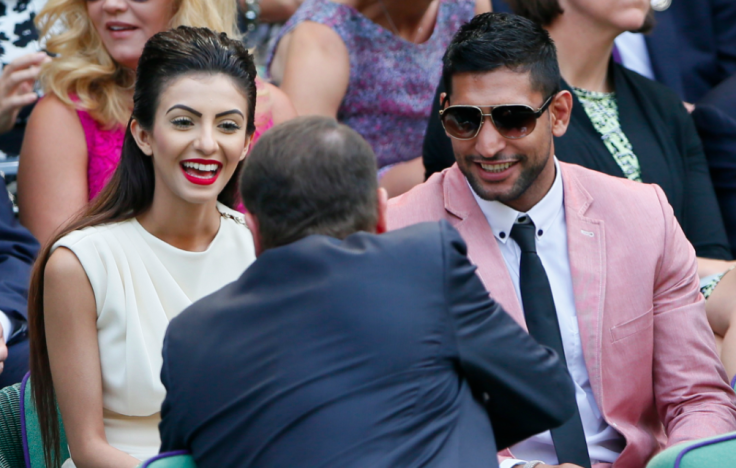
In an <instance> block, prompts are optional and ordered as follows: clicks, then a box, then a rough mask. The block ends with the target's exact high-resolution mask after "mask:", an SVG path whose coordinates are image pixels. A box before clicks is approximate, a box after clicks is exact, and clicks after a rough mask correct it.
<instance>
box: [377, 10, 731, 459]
mask: <svg viewBox="0 0 736 468" xmlns="http://www.w3.org/2000/svg"><path fill="white" fill-rule="evenodd" d="M443 79H444V80H445V86H446V89H447V90H448V93H447V95H443V97H442V99H443V102H442V108H443V112H442V116H441V119H442V122H443V125H444V128H445V131H446V132H447V134H448V135H449V136H450V137H451V139H452V144H453V151H454V152H455V157H456V160H457V164H455V165H454V166H453V167H451V168H450V169H447V170H445V171H444V172H442V173H439V174H435V175H433V176H432V177H431V178H430V179H429V180H428V181H427V182H426V183H424V184H422V185H420V186H418V187H415V188H414V189H413V190H411V191H410V192H408V193H406V194H405V195H403V196H401V197H399V198H396V199H393V200H391V202H390V207H389V228H390V229H397V228H400V227H404V226H407V225H410V224H414V223H418V222H422V221H433V220H440V219H445V220H447V221H449V222H450V223H451V224H452V225H453V226H454V227H455V228H456V229H457V230H458V231H459V232H460V234H461V235H462V236H463V238H464V239H465V241H466V242H467V244H468V253H469V256H470V259H471V260H472V262H473V263H474V264H475V265H477V267H478V274H479V276H480V278H481V279H482V280H483V282H484V283H485V286H486V287H487V288H488V290H489V291H490V293H491V295H492V296H493V297H494V299H495V300H497V301H498V302H499V303H501V305H502V306H503V307H504V309H506V311H507V312H508V313H509V314H510V315H511V316H512V317H513V318H514V319H516V320H517V321H518V322H519V323H520V324H521V325H522V326H524V327H526V326H527V324H529V325H530V326H529V330H530V332H531V333H532V336H535V338H537V339H538V340H540V342H542V343H543V344H547V343H546V342H545V340H547V339H549V338H547V336H548V335H550V333H549V330H547V329H540V328H539V326H538V325H535V327H534V328H535V329H534V330H532V328H533V327H532V326H531V324H532V323H536V321H537V318H536V317H537V315H535V314H548V313H550V312H549V311H550V310H551V311H552V312H551V313H552V314H553V320H554V319H555V318H556V321H557V323H556V324H554V325H553V326H552V327H547V328H548V329H549V328H555V330H553V332H551V335H554V336H557V338H556V339H557V340H561V345H559V346H558V347H559V353H560V354H563V355H564V357H566V361H567V366H568V370H569V371H570V374H571V376H572V377H573V380H574V381H575V384H576V392H577V393H576V401H577V404H578V408H579V415H577V416H576V417H575V418H573V420H572V421H571V422H570V423H569V425H570V428H569V430H568V431H566V432H565V433H564V434H562V433H557V434H556V433H555V432H554V431H553V432H552V433H551V434H550V433H544V434H540V435H537V436H534V437H533V438H531V439H528V440H527V441H524V442H522V443H520V444H517V445H515V446H513V447H511V448H510V451H504V452H502V453H501V454H499V456H500V458H501V468H507V467H511V466H519V467H525V468H533V467H537V468H542V467H544V466H548V465H558V464H559V465H560V466H564V467H577V466H583V467H590V466H594V467H596V466H597V467H608V466H613V467H614V468H642V467H643V466H645V465H646V463H647V461H648V460H649V459H650V458H651V457H652V456H653V455H654V454H656V453H657V452H659V451H660V450H661V449H662V448H663V447H666V446H670V445H673V444H677V443H679V442H683V441H687V440H692V439H696V438H700V437H707V436H712V435H717V434H722V433H725V432H730V431H734V430H736V406H734V393H733V391H732V390H731V388H730V387H729V385H728V384H727V382H726V375H725V372H724V370H723V366H722V365H721V363H720V362H719V360H718V357H717V354H716V351H715V345H714V339H713V333H712V331H711V330H710V327H709V326H708V323H707V320H706V317H705V306H704V301H703V298H702V296H701V295H700V292H699V284H698V279H697V272H696V259H695V253H694V250H693V248H692V246H691V245H690V244H689V243H688V241H687V239H686V238H685V236H684V234H683V232H682V230H681V229H680V226H679V225H678V223H677V221H676V220H675V218H674V215H673V211H672V209H671V207H670V205H669V204H668V202H667V200H666V198H665V196H664V194H663V192H662V190H661V189H660V188H659V187H657V186H654V185H646V184H641V183H636V182H631V181H628V180H624V179H618V178H613V177H610V176H607V175H603V174H600V173H597V172H594V171H591V170H588V169H584V168H582V167H579V166H576V165H570V164H564V163H561V162H558V161H557V160H556V159H555V157H554V142H553V136H561V135H563V134H564V133H565V131H566V129H567V124H568V122H569V118H570V111H571V108H572V96H571V95H570V93H569V92H568V91H559V88H558V83H559V81H560V76H559V69H558V66H557V59H556V52H555V48H554V44H553V43H552V41H551V40H550V38H549V36H548V34H547V33H546V32H545V31H544V30H543V29H542V28H540V27H538V26H536V25H534V24H533V23H531V22H530V21H528V20H525V19H523V18H520V17H512V16H507V15H503V14H494V13H490V14H486V15H480V16H477V17H476V18H475V19H473V20H472V21H471V22H470V23H468V24H466V25H465V26H463V27H462V28H461V30H460V31H459V32H458V34H457V35H456V36H455V38H454V39H453V42H452V43H451V44H450V46H449V48H448V50H447V53H446V55H445V59H444V67H443ZM519 225H520V226H519ZM530 225H531V226H530ZM524 226H526V227H524ZM527 228H529V229H531V234H530V236H531V237H532V238H533V239H534V240H533V241H531V245H530V244H529V243H528V242H529V240H528V239H529V237H526V239H527V240H524V239H522V237H521V235H520V234H519V232H521V231H528V229H527ZM535 262H536V263H535ZM530 265H533V266H530ZM540 277H543V278H542V280H541V281H539V279H540ZM545 285H547V286H545ZM545 288H546V289H545ZM541 297H545V298H547V299H544V300H547V302H544V300H542V299H540V298H541ZM522 304H524V305H523V306H522ZM540 304H541V305H540ZM545 304H546V306H545ZM532 309H533V310H532ZM555 314H556V316H555ZM530 317H531V319H530ZM529 320H532V322H529ZM547 323H550V322H547ZM552 323H553V322H552ZM540 330H541V331H540ZM535 333H536V335H535ZM552 339H553V340H554V338H552ZM548 345H549V344H548ZM549 346H550V347H552V348H553V349H554V346H552V345H549ZM519 417H520V418H523V417H524V415H519ZM499 430H500V431H502V430H503V428H499ZM576 431H577V432H576ZM581 450H582V452H581Z"/></svg>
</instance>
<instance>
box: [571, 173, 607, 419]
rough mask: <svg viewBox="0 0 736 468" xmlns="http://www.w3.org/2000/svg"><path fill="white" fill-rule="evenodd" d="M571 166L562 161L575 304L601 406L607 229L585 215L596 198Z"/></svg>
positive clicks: (591, 378)
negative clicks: (570, 168) (573, 171)
mask: <svg viewBox="0 0 736 468" xmlns="http://www.w3.org/2000/svg"><path fill="white" fill-rule="evenodd" d="M568 167H569V166H567V165H566V164H564V163H560V168H561V170H562V181H563V190H564V203H565V220H566V222H567V246H568V247H567V248H568V254H569V258H570V272H571V275H572V283H573V293H574V294H575V308H576V311H577V317H578V326H579V327H580V338H581V341H582V346H583V355H584V357H585V364H586V367H587V369H588V376H589V378H590V384H591V387H592V389H593V393H594V395H595V398H596V401H597V402H598V406H599V407H600V408H603V401H602V399H601V398H602V393H601V387H602V385H601V383H602V379H603V375H602V371H601V349H602V343H601V339H602V336H603V330H602V326H603V309H604V300H605V284H606V269H605V265H606V237H605V229H604V223H603V220H599V219H593V218H589V217H586V212H587V210H588V208H589V207H590V205H591V204H592V203H593V198H592V197H591V195H590V194H589V193H588V192H587V191H586V190H585V188H583V186H582V185H581V184H580V182H579V181H578V180H577V179H576V178H575V176H574V174H572V171H570V170H569V169H568Z"/></svg>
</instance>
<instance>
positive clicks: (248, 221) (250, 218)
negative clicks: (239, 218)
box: [243, 212, 263, 257]
mask: <svg viewBox="0 0 736 468" xmlns="http://www.w3.org/2000/svg"><path fill="white" fill-rule="evenodd" d="M243 216H244V217H245V225H246V226H248V229H249V230H250V233H251V235H252V236H253V245H254V246H255V249H256V257H257V256H259V255H261V254H262V253H263V249H262V248H261V231H260V229H258V226H259V224H258V218H256V217H255V216H254V215H253V214H252V213H248V212H246V213H245V214H244V215H243Z"/></svg>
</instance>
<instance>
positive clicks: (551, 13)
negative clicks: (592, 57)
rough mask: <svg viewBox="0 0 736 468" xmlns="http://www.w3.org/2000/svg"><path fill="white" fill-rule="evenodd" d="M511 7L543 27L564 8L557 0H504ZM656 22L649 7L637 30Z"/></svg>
mask: <svg viewBox="0 0 736 468" xmlns="http://www.w3.org/2000/svg"><path fill="white" fill-rule="evenodd" d="M505 1H506V3H508V4H509V6H510V7H511V11H513V12H514V13H516V14H517V15H521V16H523V17H524V18H529V19H530V20H532V21H534V22H535V23H537V24H541V25H542V26H544V27H547V26H549V25H550V24H552V22H553V21H554V20H555V18H557V17H558V16H560V15H561V14H563V13H564V12H565V10H563V9H562V7H561V6H560V2H559V0H505ZM655 24H656V22H655V20H654V12H653V11H652V10H651V9H650V10H649V13H648V14H647V17H646V19H645V20H644V23H643V24H642V25H641V28H639V29H638V30H637V31H632V32H640V33H644V34H646V33H648V32H650V31H651V30H652V28H654V25H655Z"/></svg>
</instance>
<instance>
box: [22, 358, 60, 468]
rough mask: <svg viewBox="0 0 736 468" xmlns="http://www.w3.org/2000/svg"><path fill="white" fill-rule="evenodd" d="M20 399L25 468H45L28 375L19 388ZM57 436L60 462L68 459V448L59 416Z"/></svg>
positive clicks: (39, 430)
mask: <svg viewBox="0 0 736 468" xmlns="http://www.w3.org/2000/svg"><path fill="white" fill-rule="evenodd" d="M20 391H21V395H22V398H21V400H20V404H21V408H20V418H21V433H22V434H21V436H22V442H23V453H24V456H25V466H26V468H46V463H45V461H44V456H43V442H42V441H41V426H40V425H39V423H38V414H37V413H36V405H34V404H33V397H32V392H31V378H30V373H28V374H26V376H25V377H24V378H23V382H21V387H20ZM59 435H60V448H61V461H62V463H63V462H64V460H66V459H67V458H69V457H70V455H69V446H68V445H67V441H66V433H65V432H64V423H63V422H62V421H61V414H59Z"/></svg>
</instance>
